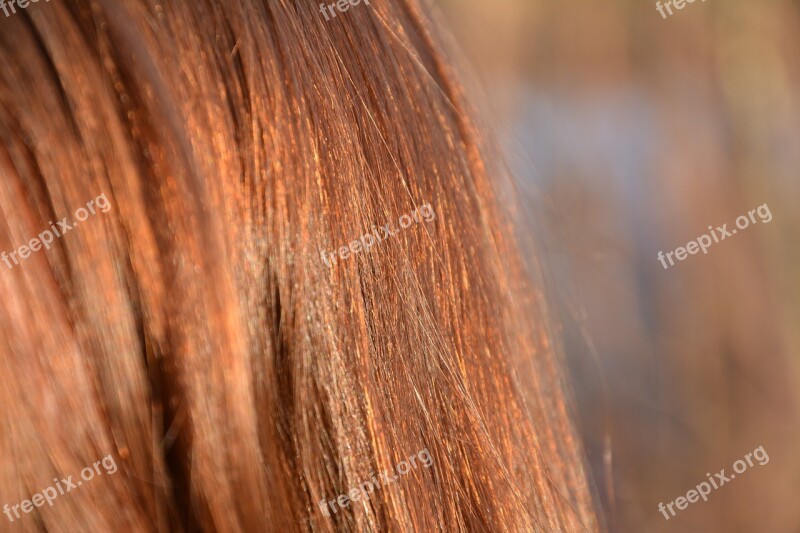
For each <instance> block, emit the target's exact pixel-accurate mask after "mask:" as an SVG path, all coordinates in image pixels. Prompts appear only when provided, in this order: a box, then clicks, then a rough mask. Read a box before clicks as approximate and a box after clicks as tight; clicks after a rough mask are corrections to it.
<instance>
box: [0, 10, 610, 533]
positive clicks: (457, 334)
mask: <svg viewBox="0 0 800 533" xmlns="http://www.w3.org/2000/svg"><path fill="white" fill-rule="evenodd" d="M439 39H440V38H439V37H436V36H435V35H434V34H433V33H432V24H431V22H430V21H429V19H428V14H427V13H426V12H425V10H423V8H422V7H421V6H420V4H419V3H418V2H417V0H393V1H388V0H371V2H369V4H364V3H362V4H361V5H360V6H358V7H351V8H350V9H349V10H348V11H347V12H339V13H338V15H337V16H336V17H330V20H326V17H324V16H323V15H322V14H321V12H320V8H319V6H318V5H317V3H316V2H305V1H303V2H301V1H298V0H294V1H289V0H228V1H219V0H192V1H187V0H174V1H169V2H159V1H156V0H92V1H89V0H70V1H53V2H47V3H45V2H41V3H39V4H36V5H31V6H30V7H28V8H27V9H25V10H17V12H16V13H15V14H13V15H12V16H9V17H4V18H2V19H0V57H2V60H0V136H2V145H0V173H2V179H1V180H0V249H2V250H4V251H7V252H8V251H11V250H22V249H23V248H21V246H23V247H24V246H27V245H28V244H29V242H30V243H31V245H30V246H28V247H27V248H25V250H27V252H28V253H24V255H23V252H19V253H17V255H15V256H14V257H15V259H14V262H12V263H10V265H11V266H12V268H9V267H8V266H7V265H6V264H3V263H0V299H1V300H2V304H0V326H2V331H3V335H2V339H1V340H0V361H1V362H2V370H3V374H4V375H5V376H6V378H5V380H4V386H3V387H2V389H1V392H0V407H2V413H3V417H4V420H3V427H4V428H5V430H4V431H3V433H2V438H0V456H2V464H3V467H2V469H1V470H0V504H11V503H18V502H20V501H23V500H26V499H29V498H30V497H31V495H32V494H33V493H36V492H42V490H43V489H45V487H47V486H49V485H53V486H55V484H56V482H57V481H58V480H60V479H62V478H64V477H66V476H68V475H72V476H73V479H76V480H77V479H80V478H79V477H77V475H78V473H79V472H82V470H83V469H85V468H86V467H89V468H90V469H91V466H92V464H93V463H96V462H97V461H98V459H100V458H103V457H106V456H111V457H112V458H113V460H114V461H115V463H116V465H118V467H119V471H118V472H116V473H113V474H110V473H107V474H106V475H102V476H98V477H96V479H93V480H92V481H91V482H84V483H83V485H82V486H80V487H79V488H75V489H72V490H70V491H68V493H63V494H59V495H58V497H57V499H55V500H54V501H52V502H49V503H45V504H43V505H35V507H34V508H33V510H32V511H30V512H28V511H25V509H26V506H23V507H22V510H23V511H25V512H24V513H22V514H21V515H20V518H16V517H15V516H14V514H11V515H9V516H12V517H14V520H13V523H12V522H10V521H8V520H9V519H7V518H6V517H5V516H2V517H0V523H3V524H4V526H3V527H2V529H4V530H5V529H6V528H10V529H11V530H15V531H45V530H46V531H78V530H80V531H123V530H124V531H264V530H269V531H334V530H337V531H338V530H343V531H356V530H357V531H378V530H389V531H412V530H413V531H454V530H456V531H531V530H533V531H587V530H588V531H596V530H598V529H599V525H598V524H599V521H598V519H597V517H596V514H595V511H594V507H593V503H592V491H591V490H590V488H589V482H588V475H587V473H586V471H585V468H584V457H583V452H582V450H581V446H580V444H579V442H578V439H577V435H576V431H575V429H574V428H573V426H572V422H571V420H570V416H569V415H568V407H567V406H568V402H567V401H566V398H567V396H566V392H565V391H566V388H565V386H564V383H563V380H562V378H561V372H560V370H559V364H558V359H557V357H556V356H555V351H556V349H555V348H554V346H556V345H557V343H556V339H553V338H552V337H551V336H550V335H549V333H548V331H549V328H548V323H547V321H548V316H547V310H546V308H545V306H544V302H543V299H542V297H541V287H540V286H539V284H538V283H532V282H531V281H530V279H532V278H531V276H530V273H529V272H528V271H527V270H526V268H525V267H524V265H523V261H522V260H521V256H520V251H519V249H518V244H517V243H516V242H515V240H514V237H513V232H512V226H511V222H513V220H512V215H511V214H510V213H511V211H510V210H509V209H508V208H507V207H506V206H507V203H508V202H507V201H505V200H503V197H504V196H508V195H507V194H506V193H505V192H504V189H503V187H505V185H504V184H505V183H506V182H505V180H504V178H503V176H504V175H505V174H504V170H503V167H502V165H500V164H499V163H498V162H497V158H495V157H494V156H493V155H492V154H491V150H490V149H488V148H487V146H489V144H488V143H487V142H486V141H485V140H484V139H483V138H482V135H481V133H480V132H479V128H478V127H477V126H476V123H475V122H474V121H473V119H472V118H470V117H471V115H472V114H471V112H470V111H469V109H468V108H467V104H466V103H465V99H464V94H463V90H462V89H461V86H460V85H459V84H458V83H457V82H456V81H455V77H454V76H453V73H452V72H451V67H450V66H449V65H448V63H447V62H446V61H445V60H444V59H443V55H442V54H441V53H440V50H441V49H442V46H443V45H442V43H440V40H439ZM101 195H103V196H102V197H103V198H105V199H106V200H107V203H108V205H110V208H109V209H108V210H107V212H106V211H101V210H96V211H97V213H94V214H93V215H91V216H88V218H86V219H85V220H83V221H80V222H79V223H77V222H76V223H75V224H74V227H72V228H71V229H70V230H69V231H68V232H67V231H64V232H63V234H61V232H59V235H58V236H55V235H52V237H53V238H52V243H51V244H48V245H47V246H40V248H41V249H39V250H38V251H33V248H34V247H35V245H33V244H32V243H33V242H34V240H35V239H34V238H35V237H37V235H39V236H40V239H39V240H40V241H43V240H45V239H44V237H41V236H42V235H43V234H44V233H43V232H44V231H50V232H51V234H52V232H53V231H57V230H58V229H59V226H58V225H57V221H62V220H64V217H68V218H67V221H68V223H69V221H70V220H72V219H74V218H75V217H73V213H75V212H76V210H78V209H79V208H83V209H85V208H86V207H88V206H89V204H88V203H87V202H89V201H90V200H92V199H96V198H100V196H101ZM423 205H429V208H430V210H432V211H433V212H434V213H435V219H433V220H431V221H429V222H425V221H418V222H419V223H417V224H414V225H411V226H410V227H408V228H406V229H403V230H402V231H397V232H396V233H395V234H393V235H392V236H391V238H385V239H383V240H382V241H381V242H380V244H379V245H377V244H376V245H375V246H373V247H372V248H370V249H366V247H364V248H363V249H361V251H360V252H359V253H352V255H349V256H348V254H344V256H343V255H342V254H339V255H338V260H336V261H325V260H323V258H321V251H332V250H340V251H341V248H342V247H343V246H347V245H348V243H351V241H355V240H358V239H359V237H360V236H362V235H365V234H367V233H369V232H371V231H372V229H373V228H374V227H377V226H379V225H381V224H384V223H386V222H388V221H392V220H394V221H396V220H398V219H399V218H400V217H401V216H403V215H404V214H409V213H412V212H415V210H419V209H420V207H421V206H423ZM40 244H42V243H41V242H40ZM23 257H24V260H23ZM345 257H346V258H345ZM17 262H18V264H15V263H17ZM421 450H426V451H427V453H429V456H430V458H431V461H432V462H431V465H430V468H416V469H412V470H411V471H410V472H409V473H408V474H407V475H405V476H402V477H399V478H397V481H396V482H394V483H392V484H388V485H386V486H382V487H380V488H378V489H376V490H375V491H374V492H371V493H370V494H369V497H368V498H362V499H360V501H352V502H350V504H349V505H344V506H342V505H341V504H340V506H339V507H338V508H336V510H331V509H332V507H331V508H329V510H328V511H327V512H324V511H323V509H322V506H321V505H320V502H323V501H329V500H336V499H337V496H338V495H342V494H348V492H349V491H350V490H351V489H353V488H355V487H359V486H360V485H361V484H362V483H363V482H364V481H365V480H369V479H372V478H373V477H374V476H375V474H376V473H377V472H383V471H390V472H391V471H392V470H393V469H394V468H395V466H396V465H397V464H398V463H400V462H401V461H403V460H404V459H406V458H408V457H410V456H412V455H413V454H415V453H417V452H419V451H421ZM103 464H105V463H103ZM96 469H97V471H98V473H100V472H101V470H100V469H99V467H98V466H96ZM84 479H85V478H84ZM61 489H63V487H61ZM36 501H41V500H35V501H34V503H35V502H36ZM28 507H29V506H28Z"/></svg>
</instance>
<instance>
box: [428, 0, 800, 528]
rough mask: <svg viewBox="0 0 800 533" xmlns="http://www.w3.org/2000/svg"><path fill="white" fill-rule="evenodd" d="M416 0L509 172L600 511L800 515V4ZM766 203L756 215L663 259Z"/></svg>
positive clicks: (632, 522) (735, 523)
mask: <svg viewBox="0 0 800 533" xmlns="http://www.w3.org/2000/svg"><path fill="white" fill-rule="evenodd" d="M423 1H424V2H425V3H427V4H430V5H431V8H432V9H435V10H441V11H442V12H443V15H444V19H445V21H446V22H447V24H448V26H449V31H451V32H452V37H453V39H454V40H455V42H456V43H457V45H458V46H459V47H460V48H461V50H462V51H463V53H464V55H465V57H466V59H467V64H468V66H469V68H470V70H471V71H472V74H473V75H474V77H475V78H476V79H477V82H478V84H479V85H480V86H481V87H482V91H483V94H482V95H478V97H477V98H474V99H473V100H474V102H475V103H476V104H477V105H478V106H479V107H481V108H482V110H483V111H488V114H487V118H488V120H490V121H491V123H492V124H493V127H495V128H496V129H497V130H498V133H499V134H500V136H501V139H502V149H503V151H504V153H505V157H506V159H507V161H508V163H509V165H510V166H511V168H512V170H513V172H514V174H515V175H516V178H517V179H518V181H519V183H518V189H519V191H518V195H519V196H520V197H521V200H522V202H523V204H524V206H525V208H526V213H527V214H526V217H527V218H526V219H525V221H524V226H523V227H524V228H525V229H527V230H529V231H530V232H531V233H533V234H535V237H536V239H537V241H538V242H539V251H538V259H537V261H540V262H541V263H542V267H543V269H544V273H545V278H546V287H547V290H548V292H549V294H550V304H551V307H552V311H553V313H554V315H555V318H556V319H557V323H558V325H559V328H560V333H561V335H562V336H563V339H564V353H565V357H566V359H567V363H568V367H569V370H570V373H571V375H572V376H571V377H572V380H573V384H574V394H575V398H576V417H577V419H578V420H579V424H580V431H581V433H582V437H583V440H584V443H585V446H586V450H587V452H588V454H589V458H590V465H589V466H590V468H591V471H592V475H593V478H594V483H595V485H596V490H597V494H598V499H599V501H600V502H601V504H602V505H603V507H604V509H605V513H606V521H607V524H608V528H609V529H610V530H611V531H622V532H629V531H630V532H641V531H647V532H660V531H681V532H684V531H686V532H693V531H698V532H709V531H725V532H740V531H741V532H776V533H783V532H787V533H796V532H798V531H800V505H798V503H800V424H799V423H798V422H800V416H799V409H800V327H798V326H800V276H798V274H800V246H799V245H798V240H799V237H800V209H798V200H799V199H800V53H799V52H800V5H799V4H798V2H797V1H794V2H792V1H788V0H768V1H756V0H747V1H739V0H724V1H723V0H708V1H706V2H702V1H700V0H698V1H696V2H694V3H692V4H688V3H687V4H686V5H685V7H684V8H683V9H682V10H675V9H674V8H673V11H674V14H673V15H672V16H669V17H668V18H667V19H664V18H662V16H661V15H660V14H659V12H658V11H657V10H656V3H655V0H653V1H651V0H637V1H636V2H633V1H624V0H612V1H608V2H602V3H601V2H592V1H589V0H567V1H561V2H555V1H553V0H491V1H490V0H423ZM764 203H766V204H768V206H769V209H770V211H771V213H772V216H773V219H772V221H771V222H770V223H768V224H764V223H761V222H759V223H757V224H751V226H750V227H749V228H748V229H747V230H744V231H742V230H740V231H739V232H738V234H737V235H734V236H732V237H729V238H728V239H726V240H725V241H723V242H720V243H719V244H715V245H713V246H712V247H711V248H709V253H708V255H702V254H698V255H693V256H689V257H688V258H687V259H686V260H685V261H682V262H678V263H677V264H676V265H675V266H673V267H670V268H669V269H668V270H665V269H664V268H663V267H662V265H661V263H659V261H658V260H657V257H656V256H657V253H658V252H659V251H664V252H665V253H666V252H667V251H671V250H674V249H675V248H676V247H678V246H685V245H686V243H687V242H689V241H690V240H693V239H695V238H697V237H698V236H700V235H701V234H703V233H707V231H708V230H707V228H708V226H709V225H712V226H714V227H716V226H721V225H722V224H724V223H727V224H728V227H729V228H731V227H733V226H734V221H735V220H736V217H737V216H739V215H743V214H744V215H746V214H747V212H748V211H749V210H751V209H755V208H756V207H758V206H760V205H762V204H764ZM531 256H533V254H531ZM531 260H533V258H532V257H531ZM759 446H763V447H764V449H765V451H766V452H767V454H768V455H769V459H770V460H769V463H768V464H766V465H764V466H759V465H758V463H756V465H755V466H753V467H751V468H749V469H748V470H747V471H746V472H745V473H743V474H741V475H739V476H737V477H736V479H733V480H731V481H730V482H729V483H727V484H726V485H725V486H723V487H720V489H719V490H715V491H713V492H712V493H711V495H710V496H709V501H708V502H703V501H702V500H701V501H699V502H698V503H694V504H691V505H689V507H688V508H687V509H686V510H683V511H680V512H679V513H678V515H677V516H676V517H673V518H671V519H670V520H669V521H667V520H665V518H664V517H663V515H662V514H661V513H660V512H659V511H658V504H659V502H664V503H667V502H670V501H672V500H674V499H676V498H677V497H679V496H685V495H686V492H687V491H688V490H690V489H692V488H694V487H695V486H696V485H697V484H699V483H701V482H703V481H705V480H706V473H711V474H712V475H713V473H715V472H718V471H720V470H721V469H723V468H724V469H725V470H726V472H727V473H728V474H730V473H731V472H732V464H733V463H734V462H735V461H736V460H738V459H741V458H743V457H744V456H745V455H746V454H747V453H750V452H752V451H753V450H754V449H755V448H757V447H759Z"/></svg>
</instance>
